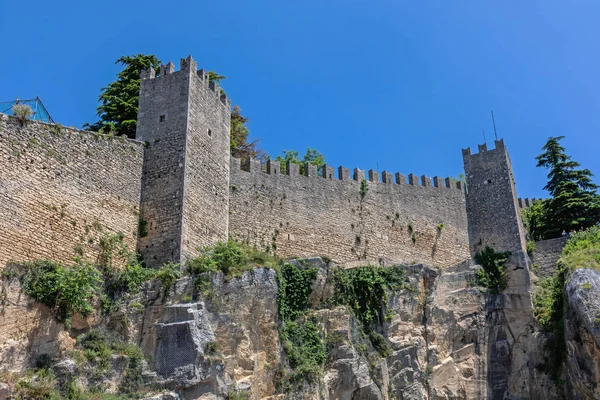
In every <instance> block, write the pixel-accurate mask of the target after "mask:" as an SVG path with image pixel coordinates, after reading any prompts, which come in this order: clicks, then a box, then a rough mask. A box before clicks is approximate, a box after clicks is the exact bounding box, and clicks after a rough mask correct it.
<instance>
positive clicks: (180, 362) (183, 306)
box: [138, 268, 281, 399]
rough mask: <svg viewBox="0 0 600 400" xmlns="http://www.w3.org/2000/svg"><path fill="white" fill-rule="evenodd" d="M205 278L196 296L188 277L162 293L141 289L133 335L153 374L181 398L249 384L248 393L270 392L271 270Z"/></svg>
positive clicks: (274, 342) (275, 342) (274, 352)
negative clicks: (142, 309) (142, 302)
mask: <svg viewBox="0 0 600 400" xmlns="http://www.w3.org/2000/svg"><path fill="white" fill-rule="evenodd" d="M207 278H208V277H207ZM210 279H211V282H210V283H211V289H210V292H207V293H200V294H199V295H197V296H196V297H197V298H196V299H192V294H193V293H194V281H193V280H192V279H190V278H184V279H181V280H180V281H178V282H177V284H176V285H175V287H174V288H173V289H172V293H171V294H170V295H169V296H168V297H166V296H164V293H162V292H161V290H159V288H158V289H156V290H149V291H148V297H149V298H148V301H149V302H150V304H151V305H150V307H148V308H147V310H146V313H145V314H144V317H143V318H142V320H141V321H140V325H141V327H140V329H139V330H138V331H139V342H140V343H141V344H142V348H143V349H144V351H145V353H146V354H147V355H148V356H149V357H151V359H152V360H153V361H152V366H153V368H154V369H155V371H156V373H157V378H158V380H159V381H160V382H162V383H163V384H165V385H166V386H168V387H173V388H178V389H179V390H180V391H181V393H182V395H183V396H184V398H186V399H187V398H189V399H196V398H201V397H202V396H206V395H209V394H211V395H216V396H219V397H218V398H224V396H226V395H227V393H228V392H230V391H237V390H246V389H250V388H252V394H253V396H256V397H255V398H261V397H264V395H265V394H270V393H273V392H274V391H275V390H274V387H273V381H274V379H273V377H274V373H275V372H276V370H275V368H273V366H276V365H278V364H279V363H280V361H281V350H280V345H279V335H278V331H277V280H276V273H275V271H274V270H270V269H263V268H256V269H254V270H252V271H247V272H245V273H244V274H243V275H242V276H241V277H239V278H233V279H230V280H225V279H224V277H223V274H221V273H216V274H212V275H211V276H210ZM182 299H185V301H186V302H184V303H179V302H180V301H182ZM190 299H191V300H190ZM253 398H254V397H253Z"/></svg>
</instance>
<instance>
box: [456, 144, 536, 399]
mask: <svg viewBox="0 0 600 400" xmlns="http://www.w3.org/2000/svg"><path fill="white" fill-rule="evenodd" d="M495 146H496V148H495V149H494V150H488V149H487V146H486V145H485V144H484V145H479V146H478V147H479V153H477V154H471V150H470V149H463V160H464V164H465V174H466V177H467V221H468V225H469V242H470V248H471V253H472V254H473V255H475V254H476V253H477V252H479V251H480V250H482V249H483V248H485V247H486V246H489V247H491V248H492V249H494V250H495V251H497V252H499V251H510V253H511V255H510V257H509V259H508V261H507V262H506V264H505V266H504V271H505V274H506V276H507V278H508V287H507V288H506V289H505V290H504V291H503V292H502V293H500V295H497V296H492V297H490V300H489V301H490V302H491V303H490V304H489V305H488V308H489V310H490V311H489V312H488V315H487V317H486V325H487V326H488V332H487V346H486V347H487V348H486V349H485V351H486V352H487V358H488V364H487V380H488V393H487V398H488V399H491V400H503V399H509V398H510V399H521V398H541V397H542V396H541V395H540V394H539V393H534V392H533V390H534V386H533V385H532V382H536V379H539V378H538V375H539V371H536V368H535V367H534V364H533V363H532V362H531V359H530V357H529V355H530V354H534V353H535V352H536V351H537V350H536V349H539V348H540V347H539V346H541V345H540V343H538V339H537V338H536V336H535V335H534V334H533V329H532V327H533V326H536V321H535V318H534V313H533V298H532V295H531V278H530V271H531V260H530V259H529V256H528V255H527V251H526V249H527V244H526V241H525V229H524V228H523V223H522V222H521V216H520V214H519V210H520V209H519V204H518V200H517V193H516V189H515V180H514V177H513V171H512V166H511V163H510V158H509V156H508V152H507V151H506V148H505V147H504V141H502V140H496V141H495ZM524 393H527V394H528V395H527V396H523V394H524Z"/></svg>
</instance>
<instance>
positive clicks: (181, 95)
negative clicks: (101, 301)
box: [136, 56, 231, 267]
mask: <svg viewBox="0 0 600 400" xmlns="http://www.w3.org/2000/svg"><path fill="white" fill-rule="evenodd" d="M230 112H231V111H230V102H229V99H228V98H227V96H226V95H225V94H224V93H222V92H221V89H220V88H219V87H218V86H217V85H216V84H214V83H213V82H209V77H208V73H205V72H204V71H203V70H199V71H198V70H197V67H196V62H195V61H194V60H193V59H192V57H191V56H190V57H188V58H186V59H181V66H180V70H179V71H175V67H174V65H173V63H172V62H169V63H168V64H167V65H163V66H161V70H160V75H156V73H155V71H154V70H153V69H152V68H150V69H149V70H146V71H143V72H142V74H141V83H140V100H139V112H138V121H137V131H136V139H137V140H140V141H143V142H146V145H147V146H146V149H145V152H144V167H143V172H142V195H141V206H140V224H141V228H143V229H140V231H141V233H142V234H141V235H140V238H139V240H138V251H139V252H140V254H141V255H142V257H143V259H144V261H145V262H146V264H147V265H148V266H152V267H158V266H160V265H161V264H163V263H165V262H169V261H173V262H181V263H184V262H185V261H186V260H187V259H189V258H190V257H193V256H194V255H195V254H197V248H199V247H202V246H206V245H211V244H214V243H215V242H217V241H219V240H226V239H227V231H228V220H229V218H228V215H229V157H230V156H229V154H230V151H229V125H230V117H231V114H230Z"/></svg>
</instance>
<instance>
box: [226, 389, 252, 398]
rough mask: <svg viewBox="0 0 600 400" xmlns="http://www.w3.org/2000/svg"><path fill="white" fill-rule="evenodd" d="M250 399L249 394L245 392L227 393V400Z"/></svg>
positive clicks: (234, 391)
mask: <svg viewBox="0 0 600 400" xmlns="http://www.w3.org/2000/svg"><path fill="white" fill-rule="evenodd" d="M249 398H250V394H249V393H248V391H247V390H240V391H237V390H230V391H229V392H227V400H248V399H249Z"/></svg>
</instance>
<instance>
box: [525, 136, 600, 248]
mask: <svg viewBox="0 0 600 400" xmlns="http://www.w3.org/2000/svg"><path fill="white" fill-rule="evenodd" d="M562 139H564V136H557V137H551V138H549V139H548V141H547V142H546V144H545V145H544V147H543V148H542V149H543V150H544V152H543V153H542V154H540V155H539V156H538V157H536V160H537V161H538V164H537V166H538V167H543V168H547V169H548V170H549V172H548V183H547V184H546V186H545V187H544V189H546V190H548V192H550V196H551V197H550V198H549V199H546V200H539V201H536V202H534V204H533V205H532V206H530V207H529V208H527V209H526V210H525V211H524V212H523V214H524V218H523V220H524V222H525V223H526V227H527V230H528V232H529V235H530V237H531V238H532V239H534V240H541V239H551V238H555V237H559V236H560V235H561V233H562V232H563V231H566V232H570V231H574V230H585V229H587V228H589V227H592V226H594V225H595V224H596V223H597V222H598V221H599V220H600V195H598V194H597V189H598V185H596V184H594V183H593V182H592V179H591V178H592V176H593V175H592V173H591V171H590V170H589V169H580V168H579V167H580V164H579V163H578V162H576V161H573V160H572V159H571V157H570V156H568V155H567V154H566V151H565V148H564V147H563V146H561V144H560V141H561V140H562Z"/></svg>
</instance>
